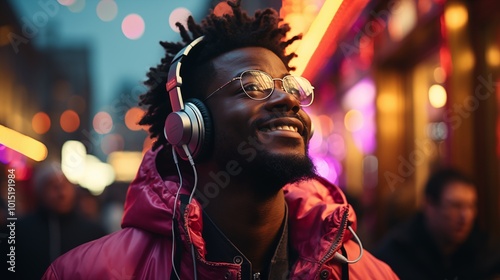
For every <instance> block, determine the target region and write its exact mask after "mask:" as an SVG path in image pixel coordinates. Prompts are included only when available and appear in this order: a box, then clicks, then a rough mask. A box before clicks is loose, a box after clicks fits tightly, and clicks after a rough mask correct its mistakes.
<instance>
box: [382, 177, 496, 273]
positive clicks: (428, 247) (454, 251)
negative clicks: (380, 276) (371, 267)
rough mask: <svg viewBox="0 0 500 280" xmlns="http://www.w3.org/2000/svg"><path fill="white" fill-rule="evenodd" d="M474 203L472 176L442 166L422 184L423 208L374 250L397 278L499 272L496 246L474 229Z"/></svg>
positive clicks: (475, 195)
mask: <svg viewBox="0 0 500 280" xmlns="http://www.w3.org/2000/svg"><path fill="white" fill-rule="evenodd" d="M476 208H477V191H476V187H475V186H474V184H473V183H472V181H471V180H470V179H468V178H467V177H465V176H464V175H463V174H461V173H460V172H458V171H457V170H454V169H442V170H440V171H438V172H436V173H434V174H433V175H432V176H431V177H430V178H429V180H428V182H427V185H426V186H425V202H424V204H423V210H422V212H421V213H418V214H417V215H416V216H415V217H414V218H413V219H412V220H411V221H409V222H408V223H406V224H404V225H402V226H400V227H399V228H397V229H395V230H394V231H393V232H392V233H390V235H389V236H388V237H387V238H386V239H385V240H384V241H382V243H381V246H380V248H379V249H378V250H376V251H375V255H376V256H377V257H379V258H381V259H382V260H384V261H386V262H387V263H388V264H389V265H390V266H391V267H392V268H393V269H394V272H396V274H398V276H399V277H401V279H493V277H494V276H495V275H496V276H497V277H500V253H499V252H500V251H499V249H498V247H497V248H496V249H495V248H494V247H490V246H488V245H487V241H488V240H487V238H486V236H484V235H483V234H481V233H479V231H477V229H475V226H474V225H475V220H476V210H477V209H476ZM495 279H496V278H495Z"/></svg>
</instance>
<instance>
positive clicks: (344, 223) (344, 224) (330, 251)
mask: <svg viewBox="0 0 500 280" xmlns="http://www.w3.org/2000/svg"><path fill="white" fill-rule="evenodd" d="M348 214H349V211H345V212H344V214H343V215H342V219H341V222H340V225H341V228H340V229H339V232H338V233H337V237H336V238H335V240H334V242H333V243H332V246H330V248H329V249H328V252H327V253H326V255H325V256H324V257H323V258H322V259H321V261H320V262H319V265H320V267H321V266H323V264H324V263H325V262H326V261H327V260H328V259H329V258H331V257H332V255H333V254H334V253H335V249H337V246H338V245H339V243H340V240H342V238H343V237H344V232H345V229H346V227H347V215H348ZM318 273H319V271H318Z"/></svg>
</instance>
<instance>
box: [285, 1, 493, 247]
mask: <svg viewBox="0 0 500 280" xmlns="http://www.w3.org/2000/svg"><path fill="white" fill-rule="evenodd" d="M295 2H297V1H293V0H284V1H283V8H284V9H285V8H286V7H287V6H290V5H292V4H293V5H295ZM303 2H309V5H311V7H321V6H322V5H326V3H327V2H328V1H312V0H311V1H303ZM319 2H321V3H319ZM363 4H365V5H363ZM306 6H307V5H306ZM339 6H340V7H339V9H338V10H337V14H336V15H335V16H334V18H333V20H332V21H331V24H330V27H329V28H328V30H327V31H326V33H325V37H330V38H332V37H333V38H335V39H337V40H336V42H335V43H331V44H329V45H327V46H328V48H329V50H326V51H325V50H324V49H322V48H324V47H325V42H324V41H325V40H323V42H322V43H320V45H319V47H318V48H317V49H316V52H319V53H320V54H319V57H314V56H313V57H312V59H311V60H312V61H311V64H317V65H316V66H315V67H316V68H315V69H314V71H307V67H306V70H305V71H304V72H303V74H304V75H305V76H307V77H308V78H310V79H311V80H313V81H314V84H315V85H317V87H316V93H317V100H316V101H315V104H314V107H313V108H311V111H312V113H313V115H315V119H314V123H315V125H316V134H315V136H314V137H313V142H312V145H311V148H310V150H311V154H312V155H313V156H314V157H315V162H316V165H317V167H318V169H319V171H320V172H321V173H322V174H323V175H325V176H326V177H328V178H329V179H330V180H332V181H334V182H336V183H337V184H338V185H339V186H341V187H342V188H343V189H345V190H346V193H347V194H348V195H349V196H350V197H352V198H353V199H355V200H356V201H358V202H359V203H358V204H357V205H359V206H358V207H359V209H358V212H359V213H360V214H361V215H363V219H362V224H361V225H360V227H362V229H363V230H364V231H365V232H366V234H365V235H367V236H366V237H365V239H369V238H371V239H372V241H376V240H377V239H378V238H379V237H380V236H381V235H382V234H384V233H385V232H386V231H387V229H388V228H390V227H391V226H392V225H394V224H396V223H398V222H401V221H402V220H404V219H405V218H407V217H408V216H409V215H410V214H412V213H413V212H414V211H415V210H416V209H417V208H418V206H419V204H420V202H421V200H422V188H423V186H424V184H425V182H426V180H427V177H428V175H429V174H430V172H432V171H433V170H435V169H436V168H438V167H441V166H454V167H457V168H459V169H461V170H463V171H464V172H466V173H467V174H468V175H470V176H471V177H472V178H473V179H474V180H475V181H476V182H477V183H478V188H479V203H478V205H479V209H478V210H479V223H480V225H481V226H482V227H483V228H484V229H486V230H489V231H491V232H493V233H497V234H496V235H497V236H499V234H498V233H499V232H500V228H499V226H500V224H499V223H500V218H499V217H500V207H499V204H500V203H499V202H500V189H499V186H500V184H499V183H500V182H499V176H498V174H499V171H500V170H499V158H500V145H499V141H498V139H499V137H500V125H499V123H500V122H499V114H498V109H499V108H500V106H499V100H500V98H499V96H500V93H499V90H498V82H499V75H498V74H499V68H500V44H499V43H500V22H499V18H498V16H497V14H495V11H498V10H500V2H498V1H493V0H491V1H488V0H485V1H445V0H389V1H387V0H382V1H370V2H363V1H340V4H339ZM360 7H364V8H363V9H362V10H360ZM308 11H310V9H303V10H302V12H300V10H298V9H295V10H293V13H295V14H294V16H293V17H290V18H292V19H293V18H294V17H297V16H300V14H302V15H303V17H306V18H307V12H308ZM356 12H358V13H359V16H357V15H356ZM346 15H351V17H346ZM350 20H352V21H353V22H352V24H351V23H350V22H349V21H350ZM285 21H286V16H285ZM302 22H306V21H302ZM335 22H337V25H335V26H331V25H332V24H333V23H335ZM292 23H293V22H292ZM325 24H326V23H325ZM300 28H304V27H300ZM346 28H347V30H346ZM305 30H307V27H306V29H305ZM309 31H310V30H309ZM332 49H333V50H332ZM329 51H330V52H329ZM309 68H311V67H309Z"/></svg>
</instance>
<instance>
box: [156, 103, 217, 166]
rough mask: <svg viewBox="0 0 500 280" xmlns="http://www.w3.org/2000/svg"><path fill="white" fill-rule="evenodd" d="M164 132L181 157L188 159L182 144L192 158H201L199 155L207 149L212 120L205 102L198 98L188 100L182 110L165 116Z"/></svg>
mask: <svg viewBox="0 0 500 280" xmlns="http://www.w3.org/2000/svg"><path fill="white" fill-rule="evenodd" d="M207 131H208V133H207ZM164 133H165V138H166V139H167V141H168V142H169V143H170V144H171V145H173V146H174V147H175V149H176V151H177V153H178V154H179V156H180V157H181V158H182V159H184V160H187V159H188V156H187V155H186V153H185V152H184V149H183V145H186V146H187V148H188V149H189V152H190V153H191V156H192V157H193V158H198V159H200V158H203V156H201V155H202V154H204V152H203V151H204V150H205V151H207V150H208V149H207V148H206V147H209V146H210V142H211V138H212V135H211V133H212V122H211V118H210V113H209V111H208V109H207V108H206V106H205V104H203V102H201V101H200V100H198V99H190V100H188V102H186V103H185V104H184V109H183V110H181V111H177V112H172V113H170V114H169V115H168V116H167V119H166V120H165V127H164ZM207 134H208V135H207ZM207 136H208V137H207Z"/></svg>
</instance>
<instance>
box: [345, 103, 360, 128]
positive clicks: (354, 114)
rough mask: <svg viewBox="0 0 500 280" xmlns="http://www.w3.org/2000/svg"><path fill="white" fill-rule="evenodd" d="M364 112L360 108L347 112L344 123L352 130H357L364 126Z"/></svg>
mask: <svg viewBox="0 0 500 280" xmlns="http://www.w3.org/2000/svg"><path fill="white" fill-rule="evenodd" d="M363 123H364V120H363V114H362V113H361V112H360V111H358V110H354V109H353V110H349V112H347V113H346V114H345V118H344V125H345V128H346V129H347V130H348V131H350V132H355V131H358V130H360V129H361V128H363Z"/></svg>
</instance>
